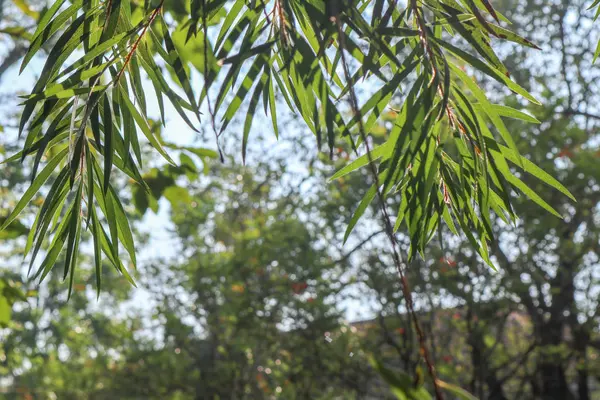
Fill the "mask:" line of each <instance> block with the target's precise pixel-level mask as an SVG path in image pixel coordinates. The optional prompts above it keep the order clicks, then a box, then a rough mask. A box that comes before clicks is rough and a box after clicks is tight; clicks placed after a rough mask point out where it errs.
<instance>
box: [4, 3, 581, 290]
mask: <svg viewBox="0 0 600 400" xmlns="http://www.w3.org/2000/svg"><path fill="white" fill-rule="evenodd" d="M168 3H171V2H168ZM225 10H227V12H226V13H225V12H224V11H225ZM224 15H225V16H224ZM223 16H224V17H223ZM491 20H493V21H494V22H492V21H491ZM502 20H505V18H504V17H503V16H502V15H500V14H499V13H498V12H496V11H495V10H494V8H493V7H492V5H491V4H490V3H489V1H473V0H463V1H460V2H458V1H454V0H426V1H417V0H411V1H409V2H408V4H406V5H401V4H399V3H398V2H396V1H391V2H386V1H384V0H359V1H352V2H342V1H339V0H330V1H327V2H323V1H321V0H311V1H306V0H302V1H300V0H274V1H245V0H236V1H228V0H192V1H190V2H183V3H180V2H172V4H167V3H165V2H164V1H154V2H144V4H141V3H138V2H135V1H130V0H110V1H105V2H100V1H98V0H95V1H81V0H75V1H66V0H62V1H57V2H54V3H53V4H52V6H51V7H50V8H48V9H46V10H45V11H44V13H43V14H42V15H41V17H40V19H39V23H38V28H37V30H36V32H35V33H34V35H33V37H32V40H31V46H30V48H29V51H28V52H27V54H26V56H25V57H24V60H23V64H22V68H21V69H23V68H25V67H26V66H27V64H28V63H29V62H30V60H32V58H33V57H34V56H35V55H36V53H37V52H38V51H39V50H40V48H41V46H43V45H44V43H46V41H48V40H49V38H51V37H53V36H55V35H58V39H56V41H55V44H54V46H53V47H52V49H51V50H50V52H49V54H48V56H47V57H46V62H45V64H44V67H43V69H42V71H41V74H40V76H39V78H38V80H37V82H36V84H35V86H34V88H33V90H32V92H31V94H30V95H28V96H26V97H25V98H24V103H23V104H24V109H23V114H22V118H21V122H20V127H19V128H20V132H26V135H25V142H24V146H23V150H22V151H21V152H20V153H18V154H16V155H15V156H13V157H11V158H9V160H10V161H13V160H18V159H20V160H21V161H22V160H24V159H25V158H26V157H27V156H31V158H33V168H32V185H31V187H30V188H29V189H28V190H27V191H26V192H25V194H24V195H23V197H22V199H21V201H20V202H19V203H18V204H17V206H16V208H15V209H14V210H13V212H12V213H11V214H10V215H9V216H8V218H7V219H6V220H5V222H4V225H3V226H7V225H8V224H10V223H11V222H12V221H13V220H15V218H17V216H18V215H19V213H20V212H21V211H22V210H23V208H24V207H25V206H26V204H27V203H28V202H29V200H31V199H32V197H33V196H34V194H36V193H37V192H38V191H39V190H40V188H41V187H42V185H44V184H45V183H46V181H47V180H48V179H49V178H50V177H51V176H54V177H55V178H54V182H53V183H52V185H51V188H50V190H49V191H48V194H47V196H46V200H45V201H44V204H43V205H42V207H41V208H40V210H39V212H38V215H37V217H36V220H35V222H34V225H33V227H32V229H31V233H30V235H29V238H28V242H27V248H26V250H27V252H29V251H33V254H32V257H31V265H32V266H33V265H34V260H35V258H36V255H37V254H38V252H39V250H40V248H41V247H42V244H43V243H44V240H45V238H46V236H47V232H49V231H51V230H54V232H55V233H54V237H53V238H52V240H51V243H50V245H49V248H48V249H49V250H48V252H47V255H46V258H45V259H44V261H43V262H42V263H41V265H40V266H39V267H38V268H37V272H36V276H39V277H40V278H41V279H43V278H44V277H45V276H46V275H47V274H48V273H49V271H50V270H51V269H52V267H53V266H54V264H55V262H56V260H57V258H58V256H59V254H60V253H61V251H62V249H63V248H64V247H66V262H65V266H64V277H65V278H66V277H70V278H69V281H70V282H71V284H72V282H73V274H74V270H75V266H76V263H77V255H78V245H79V242H80V239H81V233H82V230H84V229H89V230H90V231H91V233H92V235H93V237H94V251H95V255H96V256H95V260H96V265H97V268H98V269H100V268H101V256H104V257H106V258H107V259H108V260H109V261H110V262H111V263H112V264H113V265H114V266H115V268H117V270H118V271H119V272H121V273H122V274H123V275H125V276H126V277H127V278H128V279H130V280H131V278H130V276H129V273H128V272H127V269H126V268H125V267H124V265H123V263H122V261H121V257H120V254H121V253H120V251H119V244H121V245H122V247H123V248H124V249H125V250H126V252H127V253H128V255H129V257H130V259H131V260H132V261H133V263H134V264H135V249H134V243H133V237H132V234H131V229H130V225H129V222H128V220H127V218H126V216H125V212H124V209H123V206H122V204H121V201H120V199H119V195H118V194H117V193H116V192H115V190H114V188H113V187H112V186H111V176H112V175H113V174H112V173H111V171H112V170H113V169H114V168H116V169H118V170H120V171H122V172H123V173H124V174H126V175H128V176H129V177H130V178H131V179H133V180H134V181H135V182H136V184H138V185H139V186H140V187H141V188H143V189H144V190H147V191H148V192H149V188H148V186H147V185H146V183H145V182H144V179H143V177H142V175H141V173H140V168H141V166H142V157H141V154H142V152H141V149H140V146H141V142H142V141H143V140H144V139H143V138H142V136H143V137H144V138H145V139H146V140H147V141H148V142H149V143H150V145H152V146H153V147H154V148H155V149H156V151H157V152H159V153H160V154H161V155H162V156H163V157H164V158H165V159H166V160H167V161H168V162H169V163H172V164H174V162H173V160H172V159H171V158H170V156H169V155H168V153H167V152H166V151H165V149H164V147H163V145H162V144H161V141H160V139H159V138H158V136H157V135H156V132H155V131H154V130H153V129H152V128H151V124H149V122H148V118H149V115H148V106H147V100H146V93H145V91H144V87H143V80H144V77H146V78H148V79H149V81H150V82H151V84H152V86H153V88H154V89H155V94H156V100H157V102H158V106H159V109H160V111H161V119H162V121H163V123H164V120H165V118H164V104H163V96H166V97H167V98H168V100H169V101H170V102H171V104H172V105H173V108H174V109H175V110H176V111H177V113H178V114H179V115H180V117H181V118H182V119H183V120H184V121H185V122H186V123H187V124H188V125H189V126H190V128H191V129H194V130H198V126H199V124H200V121H201V113H200V109H201V106H202V105H203V104H206V105H207V108H208V110H209V115H208V116H207V118H208V119H209V122H210V123H211V125H212V127H213V129H214V132H215V134H216V136H217V139H218V137H219V136H220V135H221V134H222V133H223V132H224V130H225V129H226V128H227V127H228V126H229V124H230V122H231V121H233V119H234V117H235V116H236V115H237V114H238V113H239V111H240V108H241V105H242V104H243V103H244V101H245V100H246V99H247V98H249V101H248V103H249V104H248V107H247V113H246V117H245V121H244V123H243V133H242V148H243V150H242V151H243V154H245V150H246V147H247V143H248V139H249V134H250V130H251V126H252V121H253V119H254V116H255V114H256V109H257V107H258V103H260V101H261V98H262V102H263V105H264V109H265V113H266V114H270V116H271V118H272V123H273V128H274V130H275V133H276V134H277V132H278V123H277V107H278V106H280V105H281V104H280V103H279V102H278V100H277V98H278V97H281V98H283V100H284V101H283V103H285V105H287V107H289V109H290V110H292V111H293V112H295V113H297V114H299V115H300V116H301V117H302V119H303V120H304V121H305V123H306V126H307V127H308V128H309V129H310V130H311V131H312V132H313V134H314V135H315V137H316V139H317V141H318V143H319V145H320V144H321V141H322V140H323V138H325V137H326V138H327V142H328V144H329V146H330V149H333V143H334V138H335V135H336V134H341V135H342V136H343V137H344V138H345V139H346V140H347V141H348V142H349V143H350V144H351V146H352V148H354V149H355V151H356V152H357V154H358V152H359V151H360V150H361V146H363V147H366V149H367V150H368V144H367V143H365V140H364V139H365V138H366V136H365V135H366V134H368V133H369V132H370V131H371V130H372V129H373V128H374V127H375V126H376V123H377V121H378V119H379V117H380V115H381V114H382V113H383V112H384V110H385V109H386V108H388V107H389V106H390V105H391V104H392V103H393V104H396V103H397V102H398V101H400V102H402V105H401V107H400V109H399V110H398V112H397V116H396V119H395V121H394V124H393V128H392V130H391V132H390V135H389V137H388V138H387V140H386V141H385V143H383V144H382V145H380V146H378V147H376V148H374V149H372V151H369V152H368V154H365V155H363V156H361V157H359V158H357V159H356V160H355V161H353V162H351V163H350V164H349V165H348V166H346V167H344V168H343V169H342V170H340V171H339V172H338V173H337V174H336V175H335V176H334V178H338V177H341V176H343V175H345V174H347V173H349V172H351V171H353V170H355V169H357V168H359V167H362V166H365V165H367V164H369V163H370V161H373V160H377V163H378V170H377V172H376V174H377V175H378V176H377V179H375V180H376V184H374V186H373V187H372V189H371V190H370V191H369V192H368V193H367V195H366V197H365V198H364V199H363V200H362V202H361V204H360V205H359V207H358V209H357V211H356V213H355V216H354V218H353V220H352V221H351V224H350V226H349V231H350V230H351V229H352V227H353V226H354V224H355V222H356V220H357V219H358V218H360V216H361V215H362V213H363V212H364V210H365V209H366V207H367V205H368V204H369V203H370V202H371V201H372V199H373V198H374V196H375V194H376V192H377V191H378V190H380V191H381V193H382V194H383V195H389V194H397V193H399V194H400V195H401V197H402V204H401V206H400V209H399V211H398V218H397V222H396V228H399V227H400V226H402V224H406V226H407V228H408V231H409V233H410V237H411V252H410V253H411V254H410V255H411V256H414V255H415V254H417V252H419V251H422V250H423V249H424V247H425V245H426V244H427V242H428V241H429V240H431V238H432V237H433V236H434V235H435V233H436V231H437V228H438V226H439V224H440V222H441V221H442V220H443V221H445V223H446V224H447V225H448V226H449V227H450V229H451V230H452V231H453V232H455V233H458V231H459V229H460V230H461V231H462V232H463V233H464V234H465V235H466V236H467V237H468V238H469V240H470V241H471V242H472V244H473V245H474V246H475V248H476V249H477V251H478V253H479V254H480V255H481V256H482V258H483V259H485V260H486V261H487V262H488V263H490V264H491V262H490V261H489V258H488V249H487V243H488V241H490V240H492V239H493V234H492V229H491V223H490V213H491V212H494V213H496V214H497V215H498V216H500V217H501V218H503V219H505V220H506V221H507V222H509V221H511V220H514V219H515V214H514V212H513V208H512V206H511V195H512V191H513V190H516V191H520V192H523V193H525V194H526V195H527V196H528V197H530V198H531V199H533V200H534V201H535V202H537V203H538V204H540V205H541V206H542V207H544V208H545V209H547V210H548V211H550V212H552V213H554V214H556V215H558V213H557V212H556V211H555V210H553V209H552V208H551V207H550V206H549V205H548V204H547V203H546V202H545V201H544V200H543V199H541V198H540V197H539V196H538V195H537V194H536V193H534V192H533V191H532V190H531V189H529V188H528V187H527V186H526V185H525V184H524V183H523V182H522V181H521V180H520V179H519V178H518V177H517V176H516V175H515V174H514V173H513V172H512V170H511V168H510V166H509V162H510V163H512V164H514V165H515V166H517V167H520V168H521V169H523V170H524V171H526V172H528V173H531V174H534V175H536V176H537V177H538V178H540V179H541V180H543V181H544V182H546V183H547V184H549V185H551V186H553V187H555V188H557V189H558V190H560V191H561V192H563V193H564V194H566V195H567V196H570V194H569V192H568V191H567V190H566V189H565V188H564V187H563V186H562V185H561V184H560V183H559V182H558V181H556V180H555V179H553V178H552V177H550V176H549V175H548V174H546V173H544V172H543V171H542V170H541V169H539V168H537V167H536V166H535V165H533V164H532V163H531V162H529V161H528V160H527V159H526V158H524V157H522V156H521V155H520V154H519V153H518V151H517V148H516V146H515V144H514V142H513V140H512V138H511V136H510V134H509V132H508V131H507V129H506V127H505V125H504V122H503V120H502V118H503V117H511V118H518V119H523V120H527V121H532V122H533V121H535V120H534V119H533V118H532V117H530V116H529V115H528V114H525V113H523V112H521V111H520V110H517V109H513V108H508V107H505V106H502V105H497V104H492V103H491V102H490V101H489V100H488V98H487V97H486V94H485V92H484V91H483V90H482V89H480V87H479V86H478V85H477V83H476V82H475V81H474V80H473V79H472V77H470V76H469V74H468V71H471V72H478V73H482V74H483V75H485V76H488V77H490V78H492V79H495V80H496V81H498V82H500V83H501V84H503V85H504V86H505V87H506V88H508V89H510V90H511V91H513V92H515V93H518V94H520V95H521V96H523V97H524V98H525V99H527V100H529V101H531V102H536V100H535V99H534V98H533V97H532V96H531V95H530V94H529V93H528V92H527V91H525V90H524V89H523V88H521V87H520V86H518V85H517V84H516V83H514V82H513V81H511V80H510V78H509V73H508V70H507V68H506V67H505V66H504V65H503V64H502V62H501V61H500V59H499V58H498V56H497V55H496V54H495V52H494V50H493V49H492V47H491V40H492V38H494V39H503V40H508V41H512V42H515V43H518V44H520V45H523V46H531V47H535V46H534V45H533V44H532V43H530V42H529V41H528V40H526V39H524V38H521V37H520V36H518V35H516V34H515V33H513V32H511V31H509V30H507V29H505V28H503V27H502V26H501V24H502V22H501V21H502ZM215 25H216V28H215V29H216V32H215V34H214V35H213V34H212V32H211V31H210V29H212V28H210V27H211V26H213V27H214V26H215ZM209 33H211V34H209ZM465 45H466V46H467V47H468V49H469V50H464V49H465ZM186 49H187V50H186ZM190 49H194V50H193V51H192V50H190ZM199 50H202V52H201V53H200V54H202V56H201V57H197V55H194V54H196V53H197V52H198V51H199ZM346 55H349V56H351V60H350V62H347V58H346V57H345V56H346ZM73 59H75V60H74V61H73ZM160 60H162V61H160ZM190 64H191V65H192V66H193V67H195V68H196V69H198V70H199V71H200V72H201V73H202V74H203V76H204V86H203V87H202V90H201V91H200V93H195V92H194V90H193V88H192V84H191V82H190V73H189V66H190ZM349 64H351V65H349ZM351 66H357V68H355V70H354V72H351V71H350V67H351ZM161 68H166V69H167V70H168V71H170V72H171V74H172V76H173V81H174V82H175V83H176V85H173V84H172V83H170V82H167V80H166V79H165V78H164V76H163V74H162V71H161ZM342 71H343V72H344V73H343V74H342ZM240 74H244V76H243V77H242V78H239V79H238V77H239V76H240ZM359 79H368V80H369V81H370V82H372V83H373V85H380V87H379V89H378V90H377V91H376V92H375V93H374V94H373V95H372V96H370V97H369V98H368V99H367V101H366V102H365V103H364V104H363V105H362V106H360V107H352V111H353V112H352V118H351V119H350V120H345V119H344V117H343V114H344V112H347V111H348V110H347V109H342V108H340V107H341V104H342V103H341V100H343V99H345V98H347V97H348V96H349V95H350V96H351V95H352V94H353V93H354V85H355V84H356V83H357V82H358V80H359ZM238 81H239V83H238ZM213 85H216V86H218V87H217V89H218V90H215V91H216V92H217V95H216V98H214V99H212V98H211V97H212V96H211V93H212V92H211V91H209V89H211V87H212V86H213ZM174 86H177V87H178V88H177V89H174ZM232 91H233V92H234V93H235V95H234V97H233V99H232V100H231V101H226V99H227V98H228V94H229V93H230V92H232ZM177 92H180V93H182V95H181V96H180V95H179V94H178V93H177ZM219 117H220V120H219ZM217 125H219V126H217ZM140 131H141V135H139V132H140ZM44 158H45V159H46V160H47V162H46V164H45V166H44V167H43V168H41V171H40V172H39V173H38V169H40V168H39V167H40V164H41V162H42V160H43V159H44ZM57 171H58V174H56V172H57ZM379 186H380V187H379ZM65 204H66V208H65V207H64V206H65ZM457 225H458V228H457V227H456V226H457ZM98 276H100V274H99V273H98ZM131 281H132V282H133V280H131ZM98 285H100V282H98Z"/></svg>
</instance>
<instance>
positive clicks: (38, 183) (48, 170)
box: [0, 148, 69, 230]
mask: <svg viewBox="0 0 600 400" xmlns="http://www.w3.org/2000/svg"><path fill="white" fill-rule="evenodd" d="M68 151H69V149H68V148H65V149H63V150H61V151H60V152H58V154H56V155H55V156H54V157H53V158H52V159H51V160H50V161H49V162H48V164H46V166H45V167H44V169H42V171H41V172H40V173H39V175H38V176H37V177H36V178H35V179H34V180H33V182H32V183H31V186H29V188H28V189H27V190H26V191H25V193H24V194H23V196H22V197H21V199H20V200H19V201H18V202H17V205H16V206H15V208H14V209H13V210H12V212H11V213H10V214H9V215H8V217H6V220H4V223H3V224H2V226H1V227H0V230H4V228H6V227H7V226H8V225H9V224H10V223H11V222H12V221H14V220H15V218H17V217H18V216H19V214H20V213H21V211H23V209H24V208H25V206H26V205H27V204H28V203H29V202H30V201H31V199H32V198H33V196H35V195H36V194H37V193H38V191H39V190H40V188H41V187H42V185H43V184H44V183H45V182H46V181H47V180H48V178H49V177H50V175H51V174H52V173H53V172H54V171H55V169H56V167H57V166H58V164H59V163H60V162H61V161H63V160H64V159H65V157H66V155H67V153H68Z"/></svg>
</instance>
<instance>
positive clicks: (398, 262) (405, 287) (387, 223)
mask: <svg viewBox="0 0 600 400" xmlns="http://www.w3.org/2000/svg"><path fill="white" fill-rule="evenodd" d="M333 19H334V22H335V23H336V24H337V27H338V35H339V42H340V54H341V62H342V67H343V69H344V76H345V79H346V81H347V82H348V85H349V89H350V90H349V94H350V105H351V107H352V112H353V114H354V115H355V117H356V118H357V121H358V129H359V133H360V136H361V140H362V142H363V143H364V144H365V148H366V152H367V158H368V161H369V162H368V164H369V167H370V170H371V174H372V175H373V179H374V180H375V190H376V192H377V198H378V199H379V203H380V208H381V215H382V220H383V224H384V227H385V230H386V233H387V237H388V239H389V241H390V244H391V247H392V257H393V259H394V264H395V266H396V270H397V271H398V276H399V277H400V283H401V286H402V294H403V296H404V299H405V300H406V308H407V310H408V313H409V314H410V316H411V319H412V322H413V325H414V327H415V330H416V332H417V337H418V339H419V347H420V349H419V350H420V353H421V356H422V357H423V359H424V360H425V364H426V365H427V370H428V371H429V375H430V377H431V380H432V382H433V387H434V391H435V396H436V399H437V400H443V399H444V396H443V395H442V392H441V389H440V387H439V385H438V379H437V374H436V372H435V365H434V362H433V360H432V359H431V356H430V354H429V350H428V348H427V341H426V337H425V333H424V332H423V329H422V328H421V324H420V322H419V318H418V316H417V313H416V312H415V308H414V303H413V298H412V292H411V289H410V285H409V282H408V279H407V278H406V275H405V274H404V271H403V268H402V264H403V263H404V262H403V261H402V258H401V256H400V251H399V246H398V241H397V240H396V236H395V235H394V229H393V225H392V222H391V219H390V216H389V213H388V210H387V206H386V203H385V197H384V195H383V193H382V192H381V184H380V181H379V176H378V174H377V169H376V167H375V164H374V162H373V157H372V155H371V148H370V146H369V142H368V140H367V134H366V130H365V127H364V124H363V121H362V115H361V112H360V107H359V106H358V99H357V97H356V91H355V90H354V84H353V81H352V75H351V74H350V70H349V67H348V62H347V60H346V55H345V53H344V51H345V48H346V45H345V36H344V30H343V28H342V24H341V21H340V16H339V13H336V15H335V17H333ZM354 151H355V152H356V153H357V154H358V151H357V149H356V147H355V148H354Z"/></svg>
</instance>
